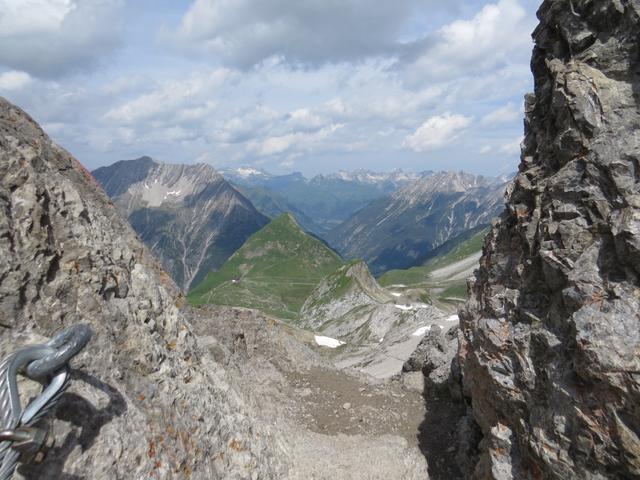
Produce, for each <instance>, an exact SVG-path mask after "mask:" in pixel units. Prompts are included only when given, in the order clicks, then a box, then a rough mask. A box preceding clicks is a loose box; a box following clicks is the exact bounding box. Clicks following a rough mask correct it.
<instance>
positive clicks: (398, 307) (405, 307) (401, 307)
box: [394, 305, 413, 312]
mask: <svg viewBox="0 0 640 480" xmlns="http://www.w3.org/2000/svg"><path fill="white" fill-rule="evenodd" d="M394 307H396V308H397V309H398V310H404V311H405V312H406V311H408V310H413V307H412V306H411V305H394Z"/></svg>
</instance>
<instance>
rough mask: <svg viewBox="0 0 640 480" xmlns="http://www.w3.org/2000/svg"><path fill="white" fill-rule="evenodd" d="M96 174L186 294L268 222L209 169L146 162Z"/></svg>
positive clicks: (123, 163)
mask: <svg viewBox="0 0 640 480" xmlns="http://www.w3.org/2000/svg"><path fill="white" fill-rule="evenodd" d="M92 173H93V175H94V177H95V178H96V180H98V182H100V184H101V185H102V186H103V187H104V189H105V191H106V192H107V194H108V195H109V196H110V197H111V198H112V199H113V201H114V203H115V204H116V205H117V207H118V209H119V210H120V213H121V214H122V215H123V216H124V217H125V218H127V219H129V222H130V223H131V225H132V226H133V228H134V229H135V231H136V232H137V233H138V235H139V236H140V238H141V239H142V240H143V241H144V242H145V243H146V245H147V246H148V247H149V248H150V249H151V251H152V252H153V253H154V255H156V257H157V258H158V259H159V260H160V261H161V263H162V265H163V266H164V268H165V269H166V271H167V272H168V273H169V274H170V275H171V277H172V278H173V279H174V280H175V282H176V283H177V284H178V285H179V286H180V287H182V289H183V290H184V291H185V292H186V291H188V290H189V289H190V288H191V287H192V286H193V285H196V284H197V283H198V282H199V281H201V280H202V279H203V278H204V277H205V276H206V275H207V273H209V272H210V271H211V270H216V269H218V268H220V267H221V266H222V264H223V263H224V262H225V260H227V259H228V258H229V257H230V256H231V255H232V254H233V252H235V251H236V250H237V249H238V248H240V246H242V244H243V243H244V242H245V241H246V240H247V238H249V236H250V235H251V234H253V233H255V232H256V231H258V230H259V229H260V228H262V227H263V226H264V225H266V224H267V222H268V219H267V218H266V217H265V216H264V215H262V214H260V213H259V212H258V211H257V210H256V209H255V208H254V207H253V205H252V204H251V202H250V201H249V200H247V199H246V198H245V197H244V196H243V195H242V194H241V193H240V192H238V191H237V190H236V189H235V188H233V187H232V186H231V185H230V184H229V183H228V182H227V181H226V180H225V179H224V178H223V177H222V175H220V174H219V173H218V172H217V171H216V170H215V169H214V168H213V167H211V166H210V165H204V164H197V165H174V164H166V163H161V162H158V161H155V160H153V159H151V158H149V157H141V158H139V159H136V160H128V161H121V162H116V163H114V164H113V165H110V166H108V167H101V168H98V169H96V170H95V171H93V172H92Z"/></svg>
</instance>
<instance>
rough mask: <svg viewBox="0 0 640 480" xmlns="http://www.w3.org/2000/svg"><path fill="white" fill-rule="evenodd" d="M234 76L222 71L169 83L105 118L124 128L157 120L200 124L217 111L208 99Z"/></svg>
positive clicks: (117, 109)
mask: <svg viewBox="0 0 640 480" xmlns="http://www.w3.org/2000/svg"><path fill="white" fill-rule="evenodd" d="M232 76H233V72H231V71H230V70H228V69H225V68H220V69H216V70H213V71H208V72H200V73H198V74H195V75H192V76H191V77H190V78H186V79H183V80H170V81H166V82H164V83H163V84H161V85H160V87H159V88H157V89H156V90H154V91H153V92H151V93H146V94H144V95H140V96H138V97H137V98H135V99H133V100H131V101H128V102H126V103H124V104H123V105H120V106H118V107H115V108H113V109H111V110H109V111H108V112H107V113H106V114H105V115H104V118H105V120H110V121H113V122H117V123H120V124H125V125H127V124H128V125H131V124H138V123H140V122H143V121H149V120H154V119H161V120H162V119H164V120H168V121H169V122H177V121H181V120H182V121H189V120H198V119H200V118H203V117H205V116H206V115H207V114H208V113H210V111H211V110H212V109H213V108H215V102H212V101H207V98H208V97H210V95H211V94H212V92H213V91H215V89H217V88H218V87H220V86H221V85H223V84H224V83H225V82H226V81H227V80H228V79H229V78H230V77H232Z"/></svg>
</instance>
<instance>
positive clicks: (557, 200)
mask: <svg viewBox="0 0 640 480" xmlns="http://www.w3.org/2000/svg"><path fill="white" fill-rule="evenodd" d="M538 16H539V18H540V25H539V27H538V28H537V29H536V31H535V33H534V39H535V43H536V46H535V49H534V52H533V60H532V68H533V73H534V76H535V94H534V95H530V96H528V97H527V98H526V109H525V110H526V117H527V118H526V122H525V133H526V138H525V141H524V146H523V152H522V162H521V164H520V171H519V174H518V175H517V177H516V179H515V182H514V183H513V185H512V187H511V189H510V190H511V191H510V194H509V196H508V205H507V211H506V212H505V213H504V214H503V215H502V217H501V219H500V220H499V222H497V224H496V225H495V226H494V228H493V230H492V231H491V233H490V234H489V236H488V238H487V240H486V244H485V247H484V255H483V257H482V259H481V262H480V264H481V268H480V270H479V273H478V274H477V276H476V280H475V282H474V284H473V285H472V286H471V299H470V300H469V302H468V303H467V305H466V308H465V309H464V311H463V312H461V320H462V322H461V326H462V335H461V345H460V350H459V356H460V362H461V366H462V373H463V385H464V390H465V394H466V395H467V396H468V398H469V400H470V401H471V414H472V416H473V419H474V421H475V423H476V424H477V425H478V426H479V427H480V431H481V433H482V436H483V439H482V441H481V442H480V443H479V445H471V446H470V449H469V450H470V452H471V453H472V455H473V450H474V449H475V448H477V449H478V455H477V456H476V457H474V456H472V457H471V458H470V462H469V464H468V465H469V466H470V468H471V469H473V472H474V477H475V478H500V479H506V478H557V479H604V478H638V477H639V476H640V438H639V435H640V373H639V372H640V317H639V316H638V312H639V311H640V280H639V277H638V275H639V274H640V184H639V183H638V180H639V178H640V159H639V156H640V155H639V154H640V133H639V132H640V130H639V126H640V111H639V108H638V86H639V85H640V44H639V43H638V36H639V34H640V1H638V0H625V1H620V0H608V1H605V0H572V1H565V0H546V1H545V2H544V3H543V4H542V6H541V8H540V10H539V12H538ZM470 452H467V453H470ZM468 459H469V458H468ZM468 473H469V474H471V472H468Z"/></svg>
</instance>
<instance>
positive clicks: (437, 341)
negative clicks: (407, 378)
mask: <svg viewBox="0 0 640 480" xmlns="http://www.w3.org/2000/svg"><path fill="white" fill-rule="evenodd" d="M457 353H458V326H457V325H456V326H453V327H451V328H449V330H444V329H442V328H432V329H431V330H430V331H429V332H428V333H427V334H426V335H425V336H424V338H423V339H422V340H421V341H420V343H419V344H418V347H417V348H416V349H415V351H414V352H413V353H412V354H411V356H410V357H409V359H408V360H407V361H406V362H405V363H404V365H403V367H402V371H403V372H422V373H424V375H425V377H427V388H435V389H442V388H449V387H450V386H451V387H454V388H456V387H457V385H456V384H457V383H458V382H459V378H458V375H457V374H458V373H459V372H458V371H459V369H458V368H457V365H455V366H453V365H452V364H454V363H457V358H456V356H457Z"/></svg>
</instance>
